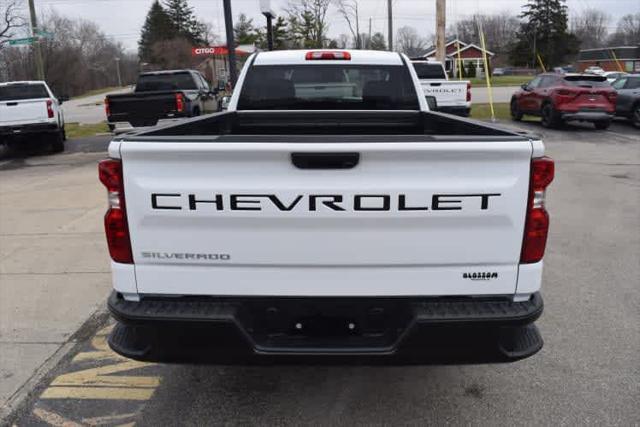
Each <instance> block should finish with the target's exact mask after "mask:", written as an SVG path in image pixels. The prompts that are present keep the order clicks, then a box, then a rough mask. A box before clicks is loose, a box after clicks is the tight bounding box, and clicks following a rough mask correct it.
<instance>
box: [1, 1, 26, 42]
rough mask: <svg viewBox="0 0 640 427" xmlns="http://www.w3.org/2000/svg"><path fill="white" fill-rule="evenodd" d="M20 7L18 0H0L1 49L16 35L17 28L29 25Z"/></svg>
mask: <svg viewBox="0 0 640 427" xmlns="http://www.w3.org/2000/svg"><path fill="white" fill-rule="evenodd" d="M20 7H21V5H20V4H19V3H18V0H1V1H0V49H2V47H3V46H4V45H5V44H7V43H8V42H9V39H11V38H12V37H13V36H14V35H15V30H17V29H19V28H22V27H24V26H26V25H27V21H26V20H25V19H24V18H23V17H22V16H21V15H20Z"/></svg>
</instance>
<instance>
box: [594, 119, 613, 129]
mask: <svg viewBox="0 0 640 427" xmlns="http://www.w3.org/2000/svg"><path fill="white" fill-rule="evenodd" d="M593 125H594V126H595V127H596V129H598V130H605V129H609V126H611V120H601V121H599V122H593Z"/></svg>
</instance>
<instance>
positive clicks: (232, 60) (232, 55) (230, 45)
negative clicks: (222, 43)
mask: <svg viewBox="0 0 640 427" xmlns="http://www.w3.org/2000/svg"><path fill="white" fill-rule="evenodd" d="M222 5H223V7H224V26H225V30H226V31H225V32H226V33H227V57H228V58H229V68H228V69H229V80H230V81H231V87H234V86H235V85H236V80H237V79H238V70H237V68H236V47H235V43H234V41H233V15H232V14H231V0H223V1H222Z"/></svg>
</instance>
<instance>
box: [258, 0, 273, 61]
mask: <svg viewBox="0 0 640 427" xmlns="http://www.w3.org/2000/svg"><path fill="white" fill-rule="evenodd" d="M260 11H261V12H262V14H263V15H264V16H265V18H267V48H268V49H269V50H273V22H272V21H273V18H275V17H276V14H275V13H274V12H273V9H271V0H260Z"/></svg>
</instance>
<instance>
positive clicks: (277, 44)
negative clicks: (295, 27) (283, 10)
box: [255, 16, 291, 50]
mask: <svg viewBox="0 0 640 427" xmlns="http://www.w3.org/2000/svg"><path fill="white" fill-rule="evenodd" d="M272 31H273V49H274V50H282V49H289V48H290V47H291V40H290V38H289V27H288V24H287V21H286V20H285V19H284V17H283V16H278V18H276V21H275V22H274V23H273V28H272ZM255 44H256V46H258V47H259V48H261V49H266V48H267V45H268V43H267V28H266V26H265V27H263V28H258V29H256V40H255Z"/></svg>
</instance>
